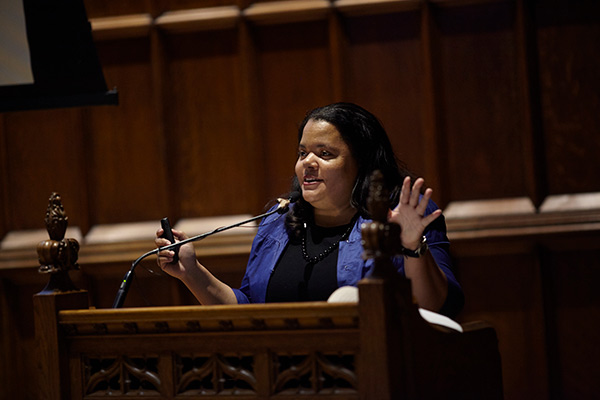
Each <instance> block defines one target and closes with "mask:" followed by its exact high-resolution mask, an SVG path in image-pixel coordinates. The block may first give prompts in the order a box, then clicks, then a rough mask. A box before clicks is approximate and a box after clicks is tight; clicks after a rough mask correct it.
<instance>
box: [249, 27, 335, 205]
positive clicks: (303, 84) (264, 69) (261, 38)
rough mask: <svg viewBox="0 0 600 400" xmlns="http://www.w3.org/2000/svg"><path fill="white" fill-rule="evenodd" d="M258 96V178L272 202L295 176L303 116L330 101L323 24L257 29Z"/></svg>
mask: <svg viewBox="0 0 600 400" xmlns="http://www.w3.org/2000/svg"><path fill="white" fill-rule="evenodd" d="M253 32H254V37H255V40H256V51H257V65H258V71H257V72H258V76H257V77H256V79H257V80H258V82H259V87H260V90H261V93H260V100H259V105H258V113H259V115H260V119H259V120H260V122H259V126H258V132H256V134H255V138H256V139H257V140H259V141H260V145H261V147H263V153H262V154H263V157H264V161H263V168H264V170H262V171H260V173H259V175H258V176H257V178H258V179H259V180H260V183H259V184H262V187H263V190H264V192H265V193H266V194H268V195H270V196H275V195H278V194H280V193H284V192H286V191H288V190H289V186H290V182H291V178H292V176H293V175H294V163H295V160H296V152H297V143H298V139H297V138H298V136H297V132H298V125H299V123H300V122H301V121H302V119H303V118H304V115H305V114H306V112H308V111H309V110H311V109H312V108H314V107H316V106H319V105H324V104H327V103H329V102H331V101H332V97H331V91H332V82H331V79H330V77H331V63H330V59H329V57H328V45H329V41H328V30H327V25H326V21H316V22H304V23H297V24H285V25H265V26H255V27H254V29H253Z"/></svg>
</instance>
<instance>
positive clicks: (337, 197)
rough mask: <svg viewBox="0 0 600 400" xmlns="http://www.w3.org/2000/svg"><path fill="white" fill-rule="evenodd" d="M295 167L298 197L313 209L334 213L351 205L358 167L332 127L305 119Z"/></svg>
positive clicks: (340, 137) (323, 122) (339, 212)
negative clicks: (299, 189) (299, 195)
mask: <svg viewBox="0 0 600 400" xmlns="http://www.w3.org/2000/svg"><path fill="white" fill-rule="evenodd" d="M295 169H296V176H297V177H298V182H299V183H300V187H301V188H302V196H303V197H304V200H306V201H307V202H309V203H310V204H311V205H312V206H313V207H314V208H315V212H319V213H320V214H326V215H332V216H335V215H340V214H341V213H344V212H347V211H348V209H349V208H351V205H350V197H351V195H352V189H353V187H354V182H355V181H356V176H357V173H358V166H357V164H356V160H355V159H354V157H352V154H351V152H350V147H348V145H347V144H346V142H344V140H343V139H342V135H341V134H340V133H339V132H338V130H337V129H336V128H335V126H333V125H331V124H330V123H328V122H325V121H315V120H309V121H308V123H307V124H306V126H305V127H304V130H303V131H302V139H301V140H300V144H299V145H298V161H296V168H295Z"/></svg>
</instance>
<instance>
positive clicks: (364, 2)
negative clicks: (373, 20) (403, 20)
mask: <svg viewBox="0 0 600 400" xmlns="http://www.w3.org/2000/svg"><path fill="white" fill-rule="evenodd" d="M422 3H423V1H422V0H337V1H336V2H335V3H334V4H333V5H334V7H335V9H336V10H338V11H340V12H341V13H342V14H344V15H347V16H361V15H374V14H386V13H394V12H401V11H413V10H418V9H420V8H421V5H422Z"/></svg>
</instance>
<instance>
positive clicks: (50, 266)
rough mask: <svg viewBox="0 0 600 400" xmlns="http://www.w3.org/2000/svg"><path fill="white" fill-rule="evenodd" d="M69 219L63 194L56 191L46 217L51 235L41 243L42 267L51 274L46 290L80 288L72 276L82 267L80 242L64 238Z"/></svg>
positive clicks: (39, 250) (39, 248)
mask: <svg viewBox="0 0 600 400" xmlns="http://www.w3.org/2000/svg"><path fill="white" fill-rule="evenodd" d="M68 220H69V218H68V217H67V215H66V213H65V210H64V208H63V205H62V201H61V197H60V195H59V194H58V193H52V195H51V196H50V199H49V201H48V209H47V210H46V218H45V221H46V229H47V231H48V235H49V236H50V239H49V240H44V241H42V242H40V243H39V244H38V245H37V253H38V258H39V263H40V267H39V269H38V271H39V272H40V273H44V274H50V280H49V282H48V285H46V288H44V290H43V291H42V293H44V292H66V291H70V290H77V288H76V287H75V285H74V284H73V282H72V281H71V278H69V271H70V270H77V269H79V265H78V264H77V258H78V253H79V243H78V242H77V240H75V239H65V238H64V237H65V233H66V231H67V225H68Z"/></svg>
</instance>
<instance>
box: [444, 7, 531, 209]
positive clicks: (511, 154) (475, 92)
mask: <svg viewBox="0 0 600 400" xmlns="http://www.w3.org/2000/svg"><path fill="white" fill-rule="evenodd" d="M513 8H514V7H512V5H510V4H505V3H500V4H492V5H484V6H472V7H461V8H450V9H446V8H442V9H438V10H436V11H437V12H436V13H435V20H436V22H437V24H438V25H439V30H440V39H439V47H440V49H439V51H440V63H441V65H440V69H441V81H442V87H441V92H442V93H441V96H442V102H441V104H442V110H441V112H442V120H443V129H444V130H445V132H444V133H445V136H446V140H447V143H448V157H449V162H448V170H447V171H446V174H445V179H447V180H448V181H450V182H452V185H450V186H449V187H448V188H449V190H450V192H449V193H448V194H447V196H448V197H449V198H450V199H452V200H466V199H473V198H498V197H513V196H518V195H521V194H523V193H525V192H526V187H525V181H524V176H523V174H522V170H523V167H522V165H523V160H524V159H525V158H526V157H527V155H526V154H524V153H523V148H522V141H521V140H520V137H521V135H522V131H523V127H522V115H521V110H522V108H523V106H522V99H521V98H520V96H519V95H520V88H519V85H521V84H522V82H521V81H520V80H519V79H518V78H519V77H518V75H517V60H516V43H515V37H514V33H513V31H512V24H513V20H514V10H513ZM465 156H466V157H465Z"/></svg>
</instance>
